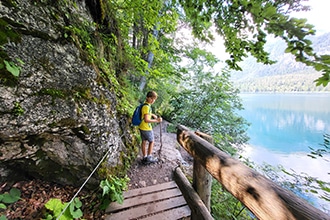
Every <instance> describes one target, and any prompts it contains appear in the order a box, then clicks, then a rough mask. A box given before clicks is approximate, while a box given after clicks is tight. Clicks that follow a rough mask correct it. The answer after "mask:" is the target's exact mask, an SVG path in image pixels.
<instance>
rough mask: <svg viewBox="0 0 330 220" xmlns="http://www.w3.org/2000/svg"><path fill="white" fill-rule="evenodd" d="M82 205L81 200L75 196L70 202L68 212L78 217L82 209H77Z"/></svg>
mask: <svg viewBox="0 0 330 220" xmlns="http://www.w3.org/2000/svg"><path fill="white" fill-rule="evenodd" d="M81 206H82V203H81V201H80V200H79V199H78V198H75V199H74V201H73V202H72V203H71V204H70V214H71V215H72V217H73V218H74V219H77V218H80V217H81V216H83V213H82V211H81V210H80V209H79V208H80V207H81Z"/></svg>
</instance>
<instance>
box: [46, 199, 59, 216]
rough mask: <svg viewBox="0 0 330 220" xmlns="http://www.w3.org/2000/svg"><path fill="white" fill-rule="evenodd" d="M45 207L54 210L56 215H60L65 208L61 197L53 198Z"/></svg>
mask: <svg viewBox="0 0 330 220" xmlns="http://www.w3.org/2000/svg"><path fill="white" fill-rule="evenodd" d="M45 207H46V208H47V209H49V210H50V211H53V213H54V215H55V216H59V214H61V212H62V210H63V208H64V204H63V203H62V201H61V200H60V199H56V198H53V199H50V200H49V201H48V202H47V203H46V204H45Z"/></svg>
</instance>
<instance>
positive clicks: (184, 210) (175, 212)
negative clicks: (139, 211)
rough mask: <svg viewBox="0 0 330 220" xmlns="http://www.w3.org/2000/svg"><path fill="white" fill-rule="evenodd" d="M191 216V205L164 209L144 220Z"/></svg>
mask: <svg viewBox="0 0 330 220" xmlns="http://www.w3.org/2000/svg"><path fill="white" fill-rule="evenodd" d="M188 216H190V209H189V206H188V205H186V206H182V207H180V208H176V209H171V210H168V211H164V212H161V213H158V214H156V215H151V216H148V217H146V218H144V219H143V220H155V219H157V220H176V219H181V218H184V217H188Z"/></svg>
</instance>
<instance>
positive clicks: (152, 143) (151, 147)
mask: <svg viewBox="0 0 330 220" xmlns="http://www.w3.org/2000/svg"><path fill="white" fill-rule="evenodd" d="M153 148H154V142H153V141H151V142H149V147H148V155H151V154H152V150H153Z"/></svg>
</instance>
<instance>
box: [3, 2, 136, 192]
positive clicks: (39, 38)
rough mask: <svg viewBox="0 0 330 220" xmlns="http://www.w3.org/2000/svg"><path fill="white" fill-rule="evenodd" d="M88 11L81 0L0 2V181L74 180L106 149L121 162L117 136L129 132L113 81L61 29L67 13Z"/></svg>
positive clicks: (112, 161)
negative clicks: (106, 79)
mask: <svg viewBox="0 0 330 220" xmlns="http://www.w3.org/2000/svg"><path fill="white" fill-rule="evenodd" d="M63 2H64V3H62V4H65V2H66V1H63ZM61 7H63V8H62V9H61ZM89 11H90V10H88V7H87V6H86V5H85V4H84V2H83V1H77V2H76V4H75V6H74V7H67V8H66V7H65V5H62V6H61V5H60V3H58V2H57V1H29V0H19V1H10V0H8V1H1V2H0V22H1V28H0V34H1V35H0V43H1V46H0V57H1V58H0V161H1V162H0V178H1V179H0V183H1V182H3V181H8V180H13V179H17V178H19V179H22V178H29V177H36V178H41V179H45V180H51V181H55V182H58V183H62V184H71V185H76V186H78V185H80V184H81V183H82V182H84V181H85V180H86V178H87V177H88V176H89V174H90V173H91V171H92V170H93V169H94V167H95V166H96V165H97V164H98V162H99V161H100V159H101V158H102V157H103V155H104V154H105V153H106V152H107V151H108V150H109V152H110V154H109V156H108V159H107V160H108V161H107V162H108V164H109V165H111V166H117V165H118V164H120V163H122V161H120V159H119V158H121V157H120V155H122V153H123V152H125V147H124V144H123V141H124V142H129V141H132V140H131V134H129V133H127V132H124V131H126V129H125V128H126V127H128V123H127V121H126V118H125V117H124V116H121V115H120V114H119V113H118V111H117V110H116V105H117V102H118V98H117V96H116V93H115V91H114V90H113V89H112V84H111V82H107V83H104V82H102V81H101V80H100V76H99V75H100V73H99V72H98V70H97V68H96V67H95V66H94V65H91V63H90V62H88V61H86V58H85V57H84V54H83V51H81V50H80V49H79V48H78V47H77V46H76V45H75V44H74V41H73V40H71V39H68V36H67V35H66V33H65V31H63V30H65V27H68V26H69V25H70V23H69V22H68V19H67V18H66V16H65V15H66V13H67V14H70V16H72V14H75V15H77V18H79V19H81V21H83V22H93V18H92V16H91V15H90V13H89ZM93 31H94V30H91V32H93ZM123 134H125V135H123ZM123 136H125V138H123ZM96 180H98V176H97V175H94V176H93V180H91V181H89V184H92V183H97V181H96Z"/></svg>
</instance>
